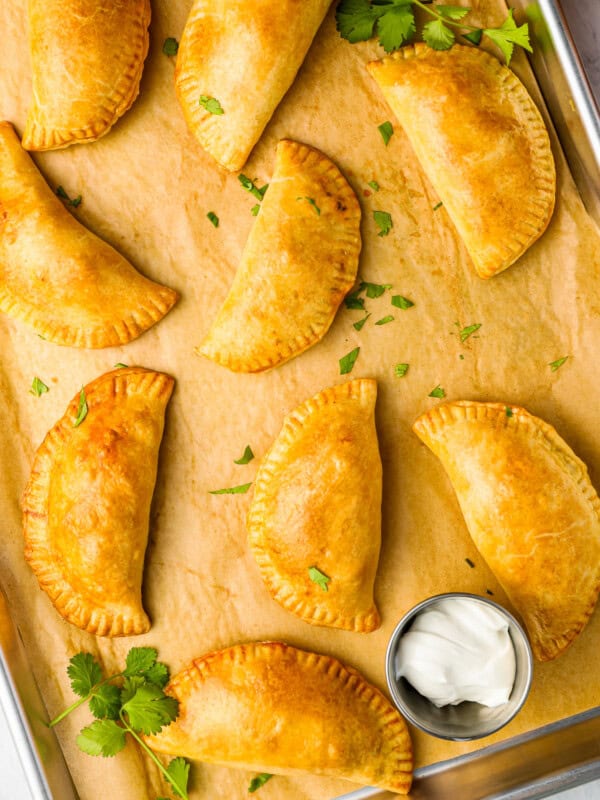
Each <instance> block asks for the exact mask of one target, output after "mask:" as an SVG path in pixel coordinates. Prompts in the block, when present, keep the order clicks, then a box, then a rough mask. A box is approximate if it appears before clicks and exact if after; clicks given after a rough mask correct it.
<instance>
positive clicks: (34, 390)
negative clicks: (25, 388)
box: [29, 377, 50, 397]
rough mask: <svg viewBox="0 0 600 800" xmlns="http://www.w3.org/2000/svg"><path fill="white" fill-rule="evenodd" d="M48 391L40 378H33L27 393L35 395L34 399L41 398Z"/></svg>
mask: <svg viewBox="0 0 600 800" xmlns="http://www.w3.org/2000/svg"><path fill="white" fill-rule="evenodd" d="M49 391H50V389H49V388H48V387H47V386H46V384H45V383H44V381H43V380H41V379H40V378H37V377H36V378H34V379H33V380H32V381H31V388H30V389H29V393H30V394H33V395H35V396H36V397H41V396H42V395H43V394H46V392H49Z"/></svg>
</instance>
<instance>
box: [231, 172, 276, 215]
mask: <svg viewBox="0 0 600 800" xmlns="http://www.w3.org/2000/svg"><path fill="white" fill-rule="evenodd" d="M238 181H239V182H240V183H241V185H242V188H244V189H245V190H246V191H247V192H250V194H251V195H252V196H253V197H256V199H257V200H262V199H263V197H264V196H265V192H266V191H267V189H268V188H269V184H268V183H266V184H265V185H264V186H263V187H262V188H260V189H259V188H258V186H257V185H256V183H255V182H254V181H252V180H250V178H248V176H247V175H242V174H240V175H238ZM256 213H258V212H256Z"/></svg>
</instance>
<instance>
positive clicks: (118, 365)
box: [114, 361, 127, 369]
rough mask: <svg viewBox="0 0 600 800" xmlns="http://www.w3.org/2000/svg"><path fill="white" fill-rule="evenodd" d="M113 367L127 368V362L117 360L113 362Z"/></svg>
mask: <svg viewBox="0 0 600 800" xmlns="http://www.w3.org/2000/svg"><path fill="white" fill-rule="evenodd" d="M114 369H127V364H123V362H122V361H119V362H118V363H116V364H115V366H114Z"/></svg>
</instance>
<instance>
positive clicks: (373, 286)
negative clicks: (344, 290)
mask: <svg viewBox="0 0 600 800" xmlns="http://www.w3.org/2000/svg"><path fill="white" fill-rule="evenodd" d="M384 213H385V212H384ZM358 288H359V289H360V291H361V292H364V291H366V293H367V297H368V298H369V299H370V300H374V299H375V298H377V297H381V295H382V294H383V293H384V292H385V290H386V289H391V288H392V284H391V283H369V282H368V281H361V284H360V286H359V287H358Z"/></svg>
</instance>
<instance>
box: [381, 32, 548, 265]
mask: <svg viewBox="0 0 600 800" xmlns="http://www.w3.org/2000/svg"><path fill="white" fill-rule="evenodd" d="M453 53H454V54H459V57H461V58H462V57H463V56H467V57H469V58H471V59H473V60H474V61H480V60H483V61H487V62H488V63H490V64H492V65H493V67H494V69H495V70H496V71H497V72H498V73H499V74H500V75H501V76H502V80H503V81H504V83H506V85H507V87H508V88H509V89H510V91H511V92H512V94H513V102H514V105H515V107H518V108H519V110H520V112H521V114H522V116H523V117H526V119H527V122H528V124H529V126H530V128H529V130H530V131H531V133H532V141H533V143H534V146H533V148H532V158H531V161H532V165H533V166H534V167H535V169H533V170H532V173H531V180H530V184H533V186H534V188H535V192H536V193H537V194H538V197H539V200H538V199H536V201H535V202H534V200H533V199H532V200H530V201H529V202H528V203H527V204H526V205H524V206H523V208H522V213H521V215H520V216H519V218H518V219H517V220H516V221H515V223H516V224H515V225H514V226H513V227H512V228H511V230H510V231H506V237H505V239H504V240H503V242H502V245H501V247H498V248H497V256H496V257H490V258H484V259H480V258H479V257H478V255H477V253H476V252H472V251H471V250H469V255H470V256H471V259H472V261H473V264H474V266H475V271H476V272H477V274H478V275H479V277H480V278H484V279H487V278H491V277H493V276H494V275H497V274H498V273H500V272H503V271H504V270H505V269H507V268H508V267H510V266H511V265H512V264H514V263H515V261H517V259H519V258H520V257H521V256H522V255H523V253H525V251H526V250H527V249H528V248H529V247H530V246H531V245H532V244H533V243H534V242H535V241H537V239H539V238H540V236H541V235H542V234H543V233H544V231H545V230H546V228H547V227H548V225H549V223H550V219H551V218H552V214H553V212H554V204H555V202H556V167H555V163H554V157H553V155H552V147H551V144H550V137H549V135H548V131H547V129H546V126H545V124H544V121H543V119H542V115H541V113H540V111H539V109H538V107H537V106H536V104H535V102H534V101H533V98H532V97H531V96H530V94H529V92H528V91H527V89H526V88H525V86H524V85H523V83H522V82H521V81H520V80H519V79H518V78H517V76H516V75H515V74H514V72H513V71H512V70H511V69H509V68H508V67H507V66H505V65H504V64H502V63H500V61H498V59H497V58H496V57H495V56H493V55H491V54H489V53H487V52H486V51H485V50H479V49H478V48H475V47H469V46H466V45H460V44H455V45H453V47H452V48H451V49H450V50H443V51H441V50H434V49H432V48H430V47H428V46H427V45H426V44H424V43H423V42H417V43H416V44H412V45H406V46H405V47H402V48H400V49H399V50H396V51H395V52H394V53H390V54H389V55H386V56H384V58H382V59H380V60H379V61H372V62H370V63H369V64H367V70H368V71H369V72H370V74H371V75H372V76H373V78H375V80H377V77H376V74H377V71H378V70H379V69H382V68H384V67H386V66H388V65H390V64H394V63H398V62H401V61H403V60H410V59H413V58H417V59H418V58H430V59H436V58H440V57H448V56H452V54H453ZM530 194H531V195H533V192H531V193H530ZM442 199H443V198H442Z"/></svg>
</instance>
